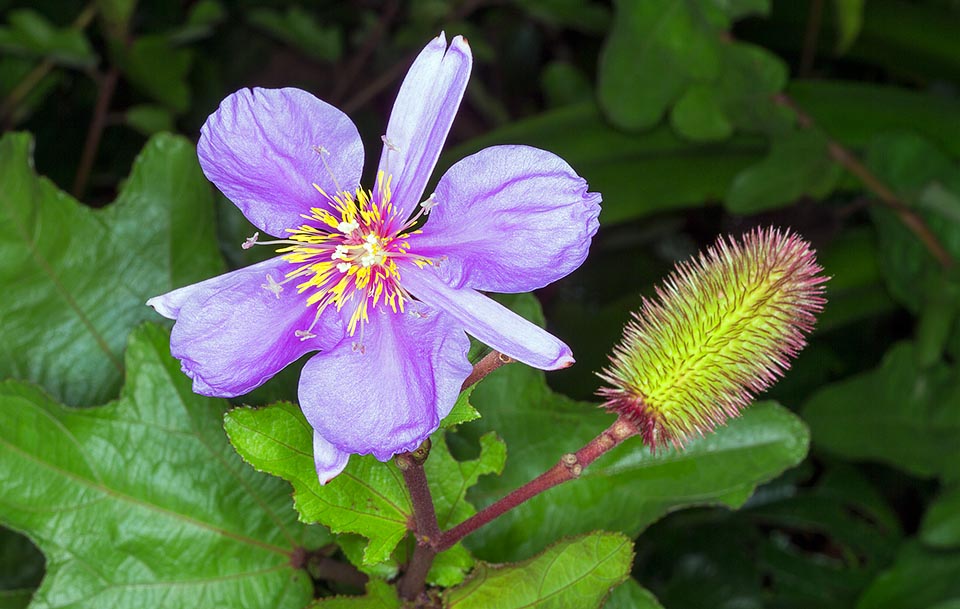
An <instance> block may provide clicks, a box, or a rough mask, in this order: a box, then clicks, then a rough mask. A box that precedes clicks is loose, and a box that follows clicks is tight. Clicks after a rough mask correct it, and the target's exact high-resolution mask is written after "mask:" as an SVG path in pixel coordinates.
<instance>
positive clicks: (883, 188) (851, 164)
mask: <svg viewBox="0 0 960 609" xmlns="http://www.w3.org/2000/svg"><path fill="white" fill-rule="evenodd" d="M774 101H776V102H777V103H778V104H780V105H782V106H785V107H787V108H790V109H791V110H793V111H794V112H795V113H796V115H797V122H798V123H799V124H800V126H801V127H804V128H807V129H812V128H814V127H815V126H816V123H815V122H814V120H813V117H811V116H810V115H809V114H807V113H806V112H804V111H803V110H802V109H801V108H800V107H799V106H797V104H796V102H794V101H793V99H791V98H790V97H789V96H787V95H786V94H785V93H780V94H778V95H775V96H774ZM827 149H828V151H829V152H830V156H831V157H832V158H833V160H834V161H836V162H837V163H839V164H840V165H841V166H842V167H843V168H844V169H846V170H847V171H849V172H850V173H852V174H853V175H855V176H856V177H857V178H858V179H859V180H860V181H861V182H862V183H863V185H864V186H866V188H867V190H869V191H871V192H872V193H873V194H874V195H876V196H877V198H878V199H880V201H881V202H883V203H884V204H885V205H886V206H887V207H889V208H890V209H892V210H893V211H894V212H895V213H896V214H897V215H898V216H899V217H900V221H901V222H903V223H904V225H906V227H907V228H908V229H910V231H911V232H913V234H914V235H916V236H917V238H918V239H920V241H921V242H923V245H924V246H925V247H926V248H927V250H928V251H929V252H930V254H931V255H933V257H934V258H936V259H937V262H938V263H939V264H940V266H941V267H943V268H944V269H948V270H949V269H952V268H953V267H954V265H955V264H956V262H955V261H954V259H953V256H951V255H950V252H948V251H947V249H946V248H945V247H944V246H943V244H942V243H940V240H939V239H938V238H937V236H936V235H935V234H934V233H933V231H931V230H930V227H929V226H927V224H926V222H924V220H923V218H921V217H920V215H919V214H917V213H916V212H915V211H914V210H913V209H911V208H910V206H909V205H907V203H906V202H905V201H903V200H902V199H900V197H898V196H897V195H896V194H895V193H894V192H893V190H892V189H891V188H890V187H889V186H887V185H886V184H884V182H883V181H882V180H881V179H880V178H878V177H877V176H876V175H874V174H873V172H871V171H870V169H869V168H867V166H866V165H864V164H863V162H862V161H860V159H858V158H857V157H856V155H854V154H853V153H852V152H851V151H850V150H848V149H847V148H845V147H843V145H841V144H840V143H839V142H837V141H836V140H834V139H832V138H829V137H828V138H827Z"/></svg>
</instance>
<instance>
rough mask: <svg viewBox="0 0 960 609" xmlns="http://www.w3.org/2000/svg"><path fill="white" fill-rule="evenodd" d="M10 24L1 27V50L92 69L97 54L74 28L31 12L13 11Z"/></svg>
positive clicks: (27, 10)
mask: <svg viewBox="0 0 960 609" xmlns="http://www.w3.org/2000/svg"><path fill="white" fill-rule="evenodd" d="M7 20H8V22H9V24H8V25H7V26H6V27H0V51H3V52H5V53H11V54H17V55H23V56H27V57H41V58H44V59H49V60H50V61H53V62H54V63H56V64H59V65H63V66H68V67H71V68H92V67H94V66H95V65H96V63H97V55H96V54H95V53H94V52H93V49H92V48H91V47H90V43H89V42H88V41H87V38H86V36H84V33H83V32H82V31H80V30H78V29H74V28H72V27H64V28H58V27H57V26H55V25H53V24H52V23H50V22H49V21H48V20H47V19H46V17H44V16H43V15H41V14H40V13H38V12H36V11H33V10H31V9H19V10H15V11H10V13H8V15H7Z"/></svg>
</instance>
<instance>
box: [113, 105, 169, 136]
mask: <svg viewBox="0 0 960 609" xmlns="http://www.w3.org/2000/svg"><path fill="white" fill-rule="evenodd" d="M124 120H125V121H126V123H127V125H128V126H130V127H132V128H133V129H136V130H137V131H139V132H140V133H142V134H144V135H153V134H154V133H160V132H162V131H173V114H171V113H170V110H168V109H166V108H164V107H163V106H158V105H154V104H140V105H139V106H131V107H130V108H128V109H127V111H126V112H125V113H124Z"/></svg>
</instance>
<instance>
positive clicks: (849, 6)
mask: <svg viewBox="0 0 960 609" xmlns="http://www.w3.org/2000/svg"><path fill="white" fill-rule="evenodd" d="M865 3H866V0H833V5H834V8H835V9H836V14H837V53H838V54H841V55H842V54H843V53H846V52H847V51H848V50H849V49H850V47H851V46H853V43H854V42H855V41H856V40H857V36H858V35H859V34H860V29H861V28H862V27H863V11H864V4H865Z"/></svg>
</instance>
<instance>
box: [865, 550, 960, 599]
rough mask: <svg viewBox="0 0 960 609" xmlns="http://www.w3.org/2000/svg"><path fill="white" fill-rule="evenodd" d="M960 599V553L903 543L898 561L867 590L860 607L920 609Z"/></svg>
mask: <svg viewBox="0 0 960 609" xmlns="http://www.w3.org/2000/svg"><path fill="white" fill-rule="evenodd" d="M957 598H960V552H942V551H939V552H938V551H931V550H927V549H925V548H923V547H922V546H921V545H920V544H918V543H909V544H906V545H904V546H903V549H902V550H901V552H900V555H899V557H898V558H897V561H896V562H895V563H894V564H893V566H892V567H891V568H890V569H889V570H888V571H886V572H884V573H882V574H881V575H880V576H879V577H878V578H877V579H876V580H875V581H874V582H873V584H872V585H871V586H870V587H869V588H868V589H867V591H866V592H864V594H863V596H862V597H860V600H859V602H857V605H856V609H918V608H919V607H924V608H926V607H929V608H931V609H932V607H933V606H934V605H937V604H939V603H940V602H941V601H948V600H956V599H957Z"/></svg>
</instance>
